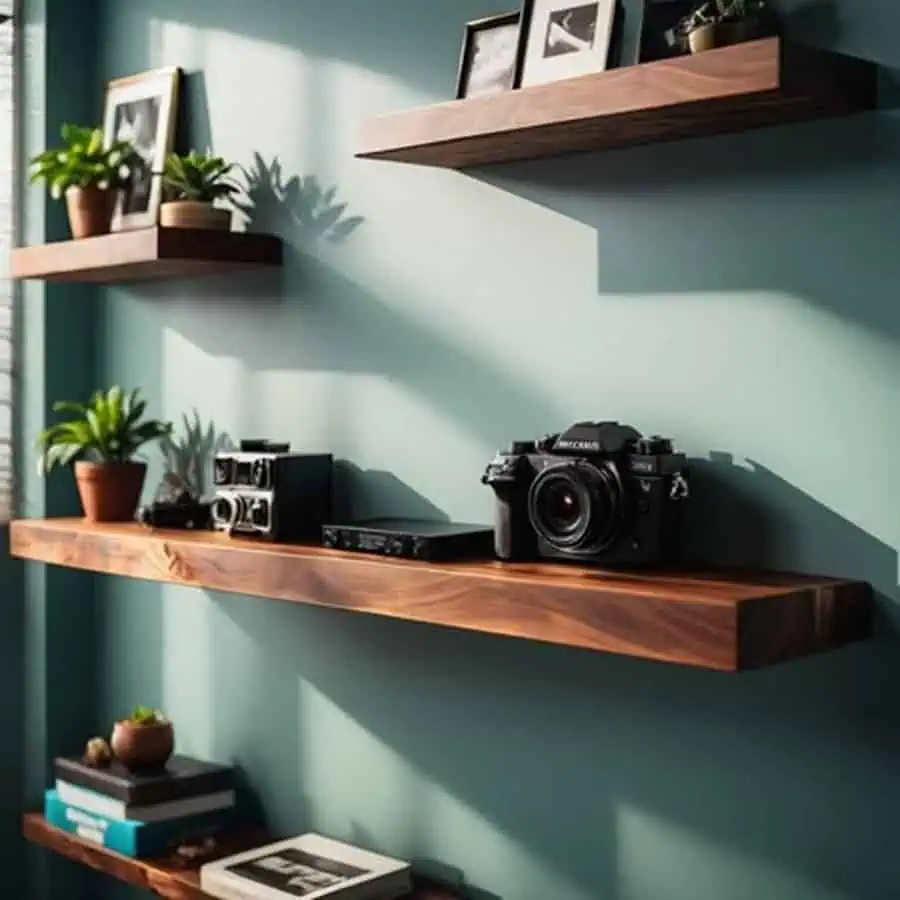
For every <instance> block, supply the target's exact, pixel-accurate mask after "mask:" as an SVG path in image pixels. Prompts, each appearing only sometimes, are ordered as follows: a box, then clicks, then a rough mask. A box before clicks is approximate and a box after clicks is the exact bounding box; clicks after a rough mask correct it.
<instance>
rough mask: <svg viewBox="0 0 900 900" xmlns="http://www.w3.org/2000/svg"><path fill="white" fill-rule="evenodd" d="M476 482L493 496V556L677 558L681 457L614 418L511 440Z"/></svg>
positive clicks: (626, 560) (653, 562) (615, 562)
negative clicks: (509, 445) (479, 481)
mask: <svg viewBox="0 0 900 900" xmlns="http://www.w3.org/2000/svg"><path fill="white" fill-rule="evenodd" d="M481 481H482V484H487V485H490V487H492V488H493V489H494V493H495V495H496V502H495V530H494V545H495V550H496V553H497V556H498V557H499V558H500V559H504V560H534V559H541V558H544V559H566V560H574V561H578V562H581V563H594V564H598V565H604V566H622V567H630V566H634V567H641V566H660V565H665V564H668V563H671V562H673V561H674V560H675V558H676V557H677V555H678V547H679V543H680V542H679V536H680V530H681V510H682V507H683V501H684V500H685V499H686V498H687V496H688V482H687V459H686V457H685V456H684V454H683V453H675V452H674V451H673V448H672V442H671V441H670V440H668V439H667V438H661V437H649V438H645V437H642V436H641V434H640V433H639V432H638V431H636V430H635V429H634V428H631V427H630V426H628V425H620V424H619V423H618V422H579V423H578V424H576V425H573V426H572V427H571V428H570V429H569V430H568V431H564V432H563V433H562V434H554V435H549V436H547V437H545V438H542V439H541V440H539V441H516V442H514V443H513V444H512V445H511V447H510V449H509V450H508V451H506V452H505V453H504V452H500V453H498V454H497V456H496V457H495V458H494V460H493V461H492V462H491V463H490V465H489V466H488V467H487V469H486V471H485V473H484V475H482V477H481Z"/></svg>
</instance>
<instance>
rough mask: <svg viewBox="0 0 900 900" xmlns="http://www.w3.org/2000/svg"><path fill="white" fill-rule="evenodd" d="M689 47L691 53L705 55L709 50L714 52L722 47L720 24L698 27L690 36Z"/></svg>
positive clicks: (712, 23)
mask: <svg viewBox="0 0 900 900" xmlns="http://www.w3.org/2000/svg"><path fill="white" fill-rule="evenodd" d="M688 45H689V46H690V48H691V53H704V52H705V51H707V50H714V49H715V48H716V47H718V46H720V44H719V24H718V22H708V23H707V24H706V25H698V26H697V27H696V28H695V29H694V30H693V31H692V32H691V33H690V34H689V35H688Z"/></svg>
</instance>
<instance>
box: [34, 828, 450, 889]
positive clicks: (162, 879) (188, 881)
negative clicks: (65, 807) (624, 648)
mask: <svg viewBox="0 0 900 900" xmlns="http://www.w3.org/2000/svg"><path fill="white" fill-rule="evenodd" d="M22 830H23V833H24V835H25V837H26V839H27V840H29V841H31V842H33V843H35V844H40V845H41V846H43V847H47V848H48V849H49V850H52V851H53V852H54V853H59V854H60V855H61V856H65V857H67V858H68V859H71V860H73V861H74V862H77V863H81V864H82V865H84V866H88V867H89V868H91V869H95V870H96V871H98V872H104V873H105V874H107V875H111V876H112V877H113V878H118V879H119V881H124V882H127V883H128V884H132V885H134V886H135V887H139V888H144V889H145V890H148V891H151V892H153V893H154V894H156V895H157V896H158V897H163V898H165V900H214V898H212V897H211V896H210V895H209V894H205V893H203V891H201V890H200V876H199V874H198V873H197V872H193V871H190V870H186V869H183V868H178V867H176V866H175V865H172V862H171V860H144V859H130V858H129V857H127V856H121V855H119V854H118V853H113V852H112V851H111V850H104V849H103V848H102V847H98V846H97V845H96V844H92V843H90V842H89V841H84V840H82V839H81V838H77V837H75V836H74V835H71V834H68V833H66V832H65V831H60V829H58V828H54V827H53V826H52V825H48V824H47V823H46V822H45V821H44V817H43V816H41V815H40V814H39V813H28V814H26V816H25V819H24V822H23V828H22ZM260 843H262V839H261V838H260V836H259V835H256V836H255V838H254V837H253V836H249V835H247V836H244V838H243V839H240V838H238V839H236V840H235V841H233V842H232V843H231V845H230V846H228V847H225V848H224V854H223V855H228V854H230V853H238V852H240V851H241V850H248V849H250V848H251V847H253V846H258V845H259V844H260ZM409 900H458V897H457V895H456V894H452V893H450V892H449V891H447V890H445V889H444V888H440V887H435V886H432V885H422V886H421V887H417V888H416V890H415V892H414V893H413V894H411V895H410V897H409Z"/></svg>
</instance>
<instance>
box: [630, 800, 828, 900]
mask: <svg viewBox="0 0 900 900" xmlns="http://www.w3.org/2000/svg"><path fill="white" fill-rule="evenodd" d="M702 802H703V797H702V794H698V796H697V803H698V804H702ZM734 814H735V817H736V818H739V817H740V815H741V811H740V810H739V809H736V810H735V811H734ZM616 831H617V836H618V847H619V852H618V857H617V858H618V865H619V893H618V895H617V896H618V897H619V898H621V900H644V898H646V897H665V898H666V900H698V898H707V897H727V898H728V900H759V898H760V897H770V896H771V897H782V896H783V897H788V896H789V897H792V898H794V900H846V895H845V894H843V893H838V892H836V891H831V890H829V889H828V888H827V887H826V886H824V885H822V884H820V883H816V882H813V881H811V880H810V879H808V878H805V877H803V876H802V875H801V874H800V873H797V872H791V871H789V870H786V869H785V868H782V867H779V866H778V865H776V864H775V863H773V862H769V861H766V860H765V859H762V858H760V857H758V856H757V857H752V856H749V855H747V854H745V853H739V852H737V851H736V850H734V849H733V848H731V847H728V846H724V845H723V842H722V841H721V840H718V839H716V837H715V836H714V835H710V836H709V837H704V836H701V835H699V834H697V833H696V832H693V831H690V830H688V829H687V828H684V827H682V826H680V825H678V824H676V823H674V822H670V821H664V820H662V819H660V818H659V817H658V816H653V815H651V814H650V813H647V812H645V811H643V810H639V809H636V808H634V807H632V806H628V805H622V806H620V807H619V808H618V810H617V814H616ZM787 853H788V855H789V853H790V852H789V849H788V850H787Z"/></svg>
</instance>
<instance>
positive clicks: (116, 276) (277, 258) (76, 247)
mask: <svg viewBox="0 0 900 900" xmlns="http://www.w3.org/2000/svg"><path fill="white" fill-rule="evenodd" d="M281 262H282V243H281V240H280V239H279V238H277V237H273V236H271V235H267V234H246V233H243V232H233V231H212V230H200V229H192V228H144V229H140V230H138V231H122V232H118V233H117V234H106V235H102V236H100V237H93V238H84V239H83V240H78V241H58V242H55V243H51V244H41V245H37V246H33V247H19V248H16V249H14V250H13V251H12V276H11V277H12V278H14V279H26V278H28V279H41V280H44V281H69V282H89V283H95V284H105V283H112V282H125V281H148V280H154V279H160V278H175V277H199V276H203V275H213V274H216V273H221V272H231V271H237V270H239V269H248V268H257V267H262V266H279V265H281Z"/></svg>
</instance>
